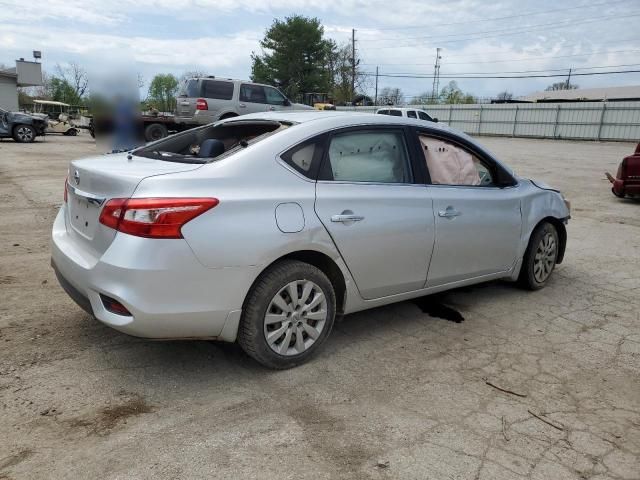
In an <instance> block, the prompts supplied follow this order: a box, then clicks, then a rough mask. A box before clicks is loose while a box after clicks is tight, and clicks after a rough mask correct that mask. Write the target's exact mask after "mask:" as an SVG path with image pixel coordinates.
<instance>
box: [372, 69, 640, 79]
mask: <svg viewBox="0 0 640 480" xmlns="http://www.w3.org/2000/svg"><path fill="white" fill-rule="evenodd" d="M625 73H640V70H618V71H615V72H587V73H572V75H573V76H575V77H586V76H592V75H616V74H625ZM361 75H364V76H372V75H375V73H371V72H362V73H361ZM378 76H380V77H387V78H433V75H415V74H414V75H410V74H394V73H380V74H378ZM566 76H567V74H563V73H558V74H556V73H553V74H545V75H542V74H540V75H509V76H506V75H481V76H480V75H475V76H468V75H467V76H465V75H440V78H448V79H464V78H469V79H483V78H488V79H508V78H553V77H566Z"/></svg>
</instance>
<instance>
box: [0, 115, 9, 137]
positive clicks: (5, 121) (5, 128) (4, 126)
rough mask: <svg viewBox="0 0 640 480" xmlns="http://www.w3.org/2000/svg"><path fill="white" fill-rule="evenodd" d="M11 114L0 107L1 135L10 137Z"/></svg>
mask: <svg viewBox="0 0 640 480" xmlns="http://www.w3.org/2000/svg"><path fill="white" fill-rule="evenodd" d="M8 117H9V114H8V113H7V112H5V111H4V110H2V109H0V136H2V137H8V136H10V134H11V132H10V131H9V118H8Z"/></svg>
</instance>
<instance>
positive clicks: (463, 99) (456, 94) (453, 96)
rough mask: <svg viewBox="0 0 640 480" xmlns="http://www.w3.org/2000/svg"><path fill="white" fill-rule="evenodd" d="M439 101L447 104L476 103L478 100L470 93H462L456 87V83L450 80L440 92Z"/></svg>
mask: <svg viewBox="0 0 640 480" xmlns="http://www.w3.org/2000/svg"><path fill="white" fill-rule="evenodd" d="M440 101H441V102H442V103H447V104H451V103H477V102H478V99H477V98H476V97H474V96H473V95H471V94H470V93H464V92H463V91H462V90H461V89H460V87H458V83H457V82H455V81H453V80H452V81H450V82H449V83H448V84H447V85H445V86H444V87H443V89H442V90H441V91H440Z"/></svg>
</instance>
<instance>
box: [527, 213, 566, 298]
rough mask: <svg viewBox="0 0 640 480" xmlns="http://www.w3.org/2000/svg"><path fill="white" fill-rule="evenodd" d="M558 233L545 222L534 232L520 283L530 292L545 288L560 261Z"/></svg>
mask: <svg viewBox="0 0 640 480" xmlns="http://www.w3.org/2000/svg"><path fill="white" fill-rule="evenodd" d="M558 247H559V242H558V231H557V230H556V227H554V226H553V225H552V224H551V223H548V222H545V223H542V224H540V225H538V227H537V228H536V229H535V230H534V231H533V233H532V234H531V238H530V239H529V245H528V246H527V250H526V252H525V254H524V258H523V261H522V269H521V270H520V277H519V278H518V281H519V282H520V285H522V286H523V287H525V288H528V289H529V290H539V289H541V288H543V287H544V286H545V285H546V284H547V281H548V280H549V277H551V273H552V272H553V269H554V267H555V266H556V261H557V260H558Z"/></svg>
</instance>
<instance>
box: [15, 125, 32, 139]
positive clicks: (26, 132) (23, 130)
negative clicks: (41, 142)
mask: <svg viewBox="0 0 640 480" xmlns="http://www.w3.org/2000/svg"><path fill="white" fill-rule="evenodd" d="M16 134H17V135H18V138H19V139H20V141H22V142H30V141H31V140H32V139H33V131H32V130H31V129H30V128H28V127H18V129H17V130H16Z"/></svg>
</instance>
